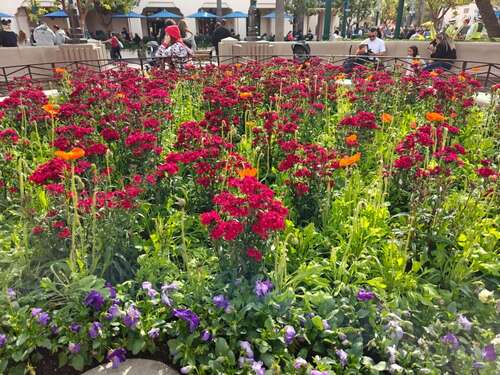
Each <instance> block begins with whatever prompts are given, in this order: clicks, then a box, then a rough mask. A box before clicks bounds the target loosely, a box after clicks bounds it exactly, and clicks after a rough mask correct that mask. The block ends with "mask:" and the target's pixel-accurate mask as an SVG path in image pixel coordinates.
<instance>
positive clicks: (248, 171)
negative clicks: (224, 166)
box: [238, 168, 257, 178]
mask: <svg viewBox="0 0 500 375" xmlns="http://www.w3.org/2000/svg"><path fill="white" fill-rule="evenodd" d="M238 175H239V176H240V177H241V178H245V177H255V176H257V169H255V168H243V169H242V170H241V171H238Z"/></svg>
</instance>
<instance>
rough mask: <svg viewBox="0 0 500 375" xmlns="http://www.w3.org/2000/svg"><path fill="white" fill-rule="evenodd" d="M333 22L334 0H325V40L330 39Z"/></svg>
mask: <svg viewBox="0 0 500 375" xmlns="http://www.w3.org/2000/svg"><path fill="white" fill-rule="evenodd" d="M331 23H332V0H325V21H324V23H323V40H330V27H331Z"/></svg>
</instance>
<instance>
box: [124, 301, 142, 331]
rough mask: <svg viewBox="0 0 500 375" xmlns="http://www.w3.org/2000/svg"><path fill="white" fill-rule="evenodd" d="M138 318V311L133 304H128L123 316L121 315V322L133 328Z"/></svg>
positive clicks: (139, 315)
mask: <svg viewBox="0 0 500 375" xmlns="http://www.w3.org/2000/svg"><path fill="white" fill-rule="evenodd" d="M140 318H141V313H140V311H139V310H137V309H136V308H135V306H134V305H130V306H129V308H128V309H127V312H126V313H125V316H124V317H123V324H125V325H126V326H127V327H128V328H131V329H135V327H136V326H137V323H139V319H140Z"/></svg>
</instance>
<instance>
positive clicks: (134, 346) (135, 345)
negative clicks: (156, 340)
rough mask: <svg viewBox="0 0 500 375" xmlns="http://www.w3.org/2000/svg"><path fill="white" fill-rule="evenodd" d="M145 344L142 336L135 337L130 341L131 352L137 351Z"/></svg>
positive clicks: (135, 352)
mask: <svg viewBox="0 0 500 375" xmlns="http://www.w3.org/2000/svg"><path fill="white" fill-rule="evenodd" d="M145 345H146V342H145V341H144V340H143V339H142V338H140V337H137V338H135V339H134V340H132V342H131V343H130V350H131V351H132V354H134V355H135V354H137V353H139V352H140V351H141V350H142V349H143V348H144V346H145Z"/></svg>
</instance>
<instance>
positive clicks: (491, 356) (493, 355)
mask: <svg viewBox="0 0 500 375" xmlns="http://www.w3.org/2000/svg"><path fill="white" fill-rule="evenodd" d="M483 359H484V360H485V361H488V362H493V361H495V360H496V359H497V352H496V351H495V345H493V344H489V345H486V346H485V347H484V349H483Z"/></svg>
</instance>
